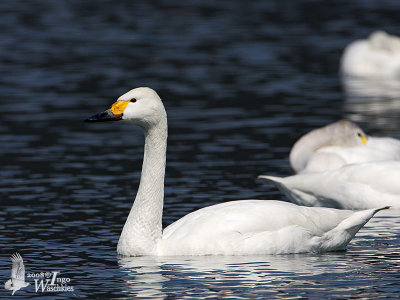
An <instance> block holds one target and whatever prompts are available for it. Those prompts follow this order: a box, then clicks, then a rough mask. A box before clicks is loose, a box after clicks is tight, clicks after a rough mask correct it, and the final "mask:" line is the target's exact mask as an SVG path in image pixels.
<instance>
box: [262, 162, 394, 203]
mask: <svg viewBox="0 0 400 300" xmlns="http://www.w3.org/2000/svg"><path fill="white" fill-rule="evenodd" d="M259 178H260V179H265V180H268V181H271V182H273V183H274V184H275V185H276V186H277V187H278V188H279V189H280V190H281V191H282V192H284V193H285V194H286V195H287V196H288V197H289V199H290V200H291V201H292V202H294V203H296V204H300V205H306V206H325V207H334V208H343V209H368V208H373V207H379V206H382V205H389V206H391V207H394V208H400V184H399V182H400V162H399V161H382V162H370V163H362V164H350V165H345V166H343V167H341V168H338V169H334V170H329V171H325V172H309V173H300V174H297V175H293V176H288V177H284V178H281V177H275V176H267V175H260V176H259Z"/></svg>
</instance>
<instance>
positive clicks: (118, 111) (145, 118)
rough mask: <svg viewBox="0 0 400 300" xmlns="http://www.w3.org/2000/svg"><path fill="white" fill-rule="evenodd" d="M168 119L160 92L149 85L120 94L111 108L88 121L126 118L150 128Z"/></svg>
mask: <svg viewBox="0 0 400 300" xmlns="http://www.w3.org/2000/svg"><path fill="white" fill-rule="evenodd" d="M165 119H166V112H165V109H164V105H163V104H162V101H161V99H160V97H159V96H158V94H157V93H156V92H155V91H154V90H152V89H151V88H148V87H139V88H136V89H133V90H130V91H129V92H127V93H125V94H123V95H122V96H120V97H119V98H118V99H117V101H116V102H115V103H114V104H113V105H111V108H110V109H108V110H106V111H104V112H101V113H98V114H96V115H94V116H92V117H90V118H88V119H86V120H85V121H86V122H105V121H119V120H125V121H128V122H130V123H133V124H135V125H138V126H141V127H143V128H147V129H148V128H150V127H152V126H154V125H157V124H158V123H160V122H162V121H164V120H165Z"/></svg>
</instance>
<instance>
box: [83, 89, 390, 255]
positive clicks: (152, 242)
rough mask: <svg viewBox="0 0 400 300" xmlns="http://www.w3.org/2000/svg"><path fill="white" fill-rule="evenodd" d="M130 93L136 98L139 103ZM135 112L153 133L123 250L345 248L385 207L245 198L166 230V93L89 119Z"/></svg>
mask: <svg viewBox="0 0 400 300" xmlns="http://www.w3.org/2000/svg"><path fill="white" fill-rule="evenodd" d="M130 101H134V103H131V102H130ZM110 119H111V120H120V119H122V120H127V121H130V122H131V123H134V124H136V125H139V126H141V127H142V128H143V129H144V131H145V135H146V141H145V154H144V160H143V169H142V176H141V180H140V185H139V189H138V192H137V195H136V199H135V201H134V204H133V206H132V209H131V211H130V213H129V216H128V218H127V220H126V223H125V225H124V228H123V230H122V233H121V237H120V239H119V242H118V247H117V251H118V253H119V254H121V255H125V256H138V255H156V256H168V255H218V254H220V255H222V254H225V255H250V254H276V253H299V252H322V251H335V250H342V249H344V248H345V247H346V245H347V244H348V243H349V241H350V240H351V239H352V238H353V237H354V235H355V234H356V233H357V231H358V230H359V229H360V228H361V227H362V226H363V225H364V224H365V223H366V222H368V220H369V219H370V218H371V217H372V216H373V215H374V214H375V213H376V212H377V211H379V210H381V209H384V208H386V207H381V208H377V209H371V210H366V211H361V212H355V213H354V212H352V211H342V210H335V209H328V208H310V207H300V206H297V205H294V204H291V203H285V202H279V201H264V200H242V201H232V202H227V203H223V204H218V205H213V206H209V207H206V208H203V209H200V210H198V211H195V212H192V213H190V214H188V215H186V216H185V217H183V218H181V219H180V220H178V221H176V222H175V223H173V224H171V225H170V226H168V227H167V228H165V230H164V231H163V232H162V228H161V218H162V209H163V194H164V174H165V155H166V144H167V119H166V113H165V110H164V106H163V104H162V102H161V99H160V98H159V97H158V95H157V94H156V93H155V92H154V91H153V90H151V89H149V88H137V89H134V90H131V91H130V92H128V93H126V94H124V95H122V96H121V97H120V98H119V99H118V101H117V102H116V103H115V104H114V105H113V106H112V108H111V109H110V110H108V111H106V112H104V113H101V114H98V115H95V116H93V117H92V118H89V119H88V121H103V120H110Z"/></svg>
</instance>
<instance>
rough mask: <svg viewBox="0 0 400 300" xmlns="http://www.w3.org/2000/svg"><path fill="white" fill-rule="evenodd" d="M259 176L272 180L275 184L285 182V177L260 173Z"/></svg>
mask: <svg viewBox="0 0 400 300" xmlns="http://www.w3.org/2000/svg"><path fill="white" fill-rule="evenodd" d="M257 178H258V179H264V180H267V181H269V182H272V183H273V184H275V185H282V184H283V179H282V178H281V177H276V176H269V175H258V176H257Z"/></svg>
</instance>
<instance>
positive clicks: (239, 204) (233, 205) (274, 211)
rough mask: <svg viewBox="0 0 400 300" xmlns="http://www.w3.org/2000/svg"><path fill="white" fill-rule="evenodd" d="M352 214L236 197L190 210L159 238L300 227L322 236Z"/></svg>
mask: <svg viewBox="0 0 400 300" xmlns="http://www.w3.org/2000/svg"><path fill="white" fill-rule="evenodd" d="M350 214H352V212H348V211H339V210H332V209H326V208H317V209H316V208H311V209H310V208H308V207H301V206H297V205H293V204H291V203H287V202H283V201H274V200H240V201H231V202H226V203H222V204H217V205H213V206H209V207H206V208H203V209H200V210H197V211H195V212H192V213H190V214H188V215H186V216H184V217H183V218H182V219H180V220H178V221H176V222H175V223H173V224H171V225H170V226H168V227H167V228H165V230H164V232H163V239H169V238H177V239H189V238H190V237H191V236H195V237H196V238H198V237H200V236H201V237H210V236H213V237H217V236H223V235H225V234H229V233H232V232H236V233H239V234H247V233H252V232H261V231H278V230H281V229H282V228H285V227H288V226H293V225H294V226H301V227H303V228H305V229H307V230H310V231H311V232H312V233H313V234H316V235H322V234H323V233H325V232H327V231H329V230H331V229H332V228H334V227H335V226H337V224H338V223H340V222H341V221H342V220H343V219H344V218H346V217H347V216H349V215H350Z"/></svg>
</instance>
